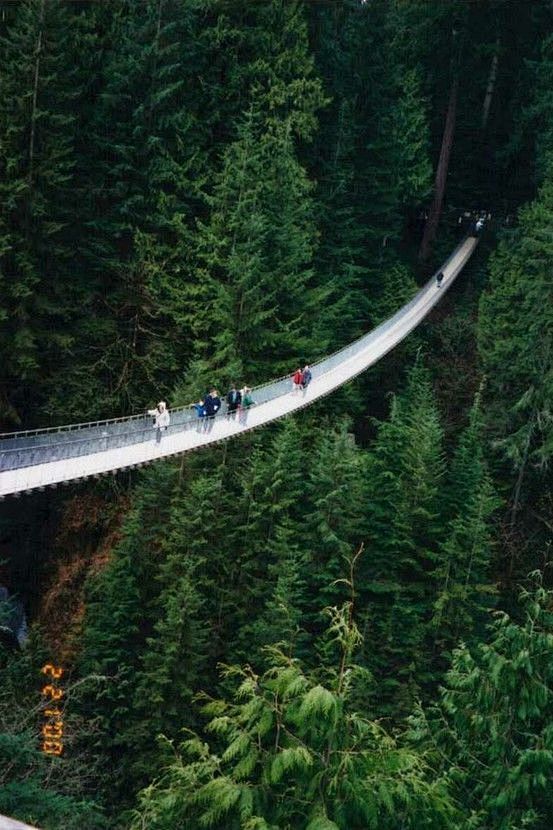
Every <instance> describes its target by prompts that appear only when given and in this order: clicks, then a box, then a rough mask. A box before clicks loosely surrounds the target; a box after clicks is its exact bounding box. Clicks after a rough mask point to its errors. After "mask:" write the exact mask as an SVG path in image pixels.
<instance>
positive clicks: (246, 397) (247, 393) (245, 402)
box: [239, 386, 255, 425]
mask: <svg viewBox="0 0 553 830" xmlns="http://www.w3.org/2000/svg"><path fill="white" fill-rule="evenodd" d="M240 395H241V403H240V419H239V420H240V423H241V424H242V425H244V424H245V423H246V421H247V420H248V410H249V408H250V407H251V406H255V401H254V399H253V398H252V390H251V389H250V387H249V386H244V388H243V389H241V390H240Z"/></svg>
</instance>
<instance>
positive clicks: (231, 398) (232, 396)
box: [227, 383, 242, 420]
mask: <svg viewBox="0 0 553 830" xmlns="http://www.w3.org/2000/svg"><path fill="white" fill-rule="evenodd" d="M241 401H242V394H241V392H239V391H238V389H237V388H236V384H235V383H233V384H232V386H231V387H230V391H229V393H228V395H227V415H228V418H229V420H230V419H231V418H233V417H234V416H235V415H236V410H237V409H238V407H239V406H240V403H241Z"/></svg>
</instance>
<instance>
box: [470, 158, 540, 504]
mask: <svg viewBox="0 0 553 830" xmlns="http://www.w3.org/2000/svg"><path fill="white" fill-rule="evenodd" d="M552 211H553V171H551V172H550V173H548V176H547V178H546V180H545V182H544V184H543V186H542V188H541V190H540V192H539V195H538V197H537V198H536V200H535V201H534V202H532V203H531V204H529V205H528V206H526V207H525V208H523V209H522V210H521V211H520V214H519V228H518V229H517V231H516V233H515V234H514V235H513V236H512V238H511V239H509V238H507V239H505V240H504V241H503V242H502V243H501V244H500V246H499V248H498V250H497V251H496V252H495V253H494V254H493V256H492V258H491V265H490V288H489V291H488V292H487V293H486V294H484V295H483V296H482V299H481V303H480V318H479V331H478V340H479V351H480V356H481V360H482V363H483V366H484V370H485V372H486V374H487V377H488V386H487V396H486V397H487V412H488V416H489V425H490V431H491V434H492V435H493V437H494V438H495V441H496V446H497V447H498V448H499V450H500V451H501V454H502V456H503V458H505V459H506V460H507V461H508V462H509V464H510V466H511V468H512V469H513V471H514V473H515V479H514V488H513V496H512V503H513V517H514V516H515V515H516V511H517V509H518V507H519V506H520V503H521V501H522V502H524V501H525V499H526V494H527V492H528V490H527V485H528V486H530V487H531V485H532V479H535V475H536V473H537V475H538V477H539V476H540V471H541V470H545V469H546V466H547V464H548V461H549V459H550V457H551V448H552V446H553V443H552V442H553V417H552V415H551V407H550V401H551V397H552V395H553V346H552V342H553V341H552V332H553V310H552V309H553V304H552V303H551V298H552V294H551V279H550V266H549V263H550V260H551V255H552V248H551V238H550V233H549V228H550V224H551V216H552ZM534 471H535V472H534ZM538 480H539V478H538ZM530 492H532V491H531V490H530Z"/></svg>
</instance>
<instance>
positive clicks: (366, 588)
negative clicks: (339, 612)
mask: <svg viewBox="0 0 553 830" xmlns="http://www.w3.org/2000/svg"><path fill="white" fill-rule="evenodd" d="M442 440H443V434H442V427H441V424H440V418H439V414H438V411H437V408H436V404H435V402H434V397H433V392H432V388H431V385H430V382H429V378H428V375H427V373H426V371H425V369H424V368H423V366H422V365H421V363H420V361H418V362H417V363H416V364H415V366H414V368H413V369H412V370H411V372H410V374H409V379H408V384H407V388H406V391H405V393H404V394H403V395H402V396H400V397H398V398H396V399H394V400H393V402H392V408H391V414H390V419H389V421H387V422H384V423H382V424H381V425H380V427H379V430H378V437H377V439H376V442H375V446H374V448H373V449H372V450H371V453H370V458H369V466H368V481H369V495H368V505H367V507H368V510H367V523H368V537H369V538H368V543H367V551H366V555H365V556H364V557H363V559H362V562H361V563H360V571H359V574H360V578H359V594H360V598H361V599H360V603H359V606H360V607H361V608H362V613H363V614H364V616H365V626H366V630H367V631H368V633H367V634H366V635H365V636H366V643H365V649H366V655H367V656H366V659H367V661H368V667H369V668H370V669H371V671H373V672H374V674H375V677H376V679H377V683H378V694H379V700H378V706H379V707H381V710H382V711H386V712H387V713H394V714H396V715H397V713H398V712H399V711H400V710H401V707H405V706H407V707H408V706H410V704H411V702H412V700H413V697H416V696H417V695H418V694H419V692H420V689H421V686H423V685H426V684H428V683H429V682H430V681H431V680H432V679H433V677H432V669H431V667H430V661H429V659H428V656H429V655H428V653H427V644H426V642H425V638H426V630H427V626H428V623H429V621H430V618H431V615H432V608H433V603H434V600H435V583H434V579H433V576H432V574H433V571H434V569H435V565H436V558H437V546H438V542H439V540H440V538H441V536H442V534H443V530H444V528H443V523H442V519H441V515H440V488H441V486H442V478H443V475H444V458H443V449H442Z"/></svg>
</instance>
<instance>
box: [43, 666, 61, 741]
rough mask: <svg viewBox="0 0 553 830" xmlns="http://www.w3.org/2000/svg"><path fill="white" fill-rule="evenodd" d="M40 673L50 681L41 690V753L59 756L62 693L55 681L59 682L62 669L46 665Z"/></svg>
mask: <svg viewBox="0 0 553 830" xmlns="http://www.w3.org/2000/svg"><path fill="white" fill-rule="evenodd" d="M41 672H42V674H44V675H46V676H47V677H49V680H50V682H49V683H47V684H46V685H45V686H43V687H42V690H41V694H42V697H43V699H44V702H43V706H44V709H43V715H44V723H43V726H42V729H41V733H42V751H43V752H45V753H46V754H47V755H61V754H62V752H63V711H62V706H63V704H62V700H63V697H64V691H63V689H62V688H60V686H58V685H57V682H56V681H59V680H61V678H62V676H63V669H62V668H60V667H59V666H53V665H52V664H51V663H47V664H46V665H45V666H43V667H42V669H41Z"/></svg>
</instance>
